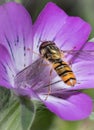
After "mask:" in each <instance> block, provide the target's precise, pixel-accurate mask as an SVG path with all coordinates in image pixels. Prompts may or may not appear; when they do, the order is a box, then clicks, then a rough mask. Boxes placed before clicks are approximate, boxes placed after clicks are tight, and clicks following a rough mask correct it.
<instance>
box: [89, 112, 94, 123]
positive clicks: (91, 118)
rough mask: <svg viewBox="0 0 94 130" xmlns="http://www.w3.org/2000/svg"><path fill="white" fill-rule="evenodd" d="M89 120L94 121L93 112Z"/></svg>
mask: <svg viewBox="0 0 94 130" xmlns="http://www.w3.org/2000/svg"><path fill="white" fill-rule="evenodd" d="M89 119H90V120H93V121H94V112H92V113H91V115H90V116H89Z"/></svg>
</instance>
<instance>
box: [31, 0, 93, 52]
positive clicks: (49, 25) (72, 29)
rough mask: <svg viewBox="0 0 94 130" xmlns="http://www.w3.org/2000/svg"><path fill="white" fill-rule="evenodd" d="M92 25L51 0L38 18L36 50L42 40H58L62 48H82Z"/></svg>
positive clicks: (35, 40)
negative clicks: (70, 14) (70, 15)
mask: <svg viewBox="0 0 94 130" xmlns="http://www.w3.org/2000/svg"><path fill="white" fill-rule="evenodd" d="M90 30H91V27H90V25H89V24H88V23H86V22H85V21H83V20H82V19H81V18H79V17H69V16H68V15H67V14H66V13H65V12H64V11H63V10H61V9H60V8H59V7H58V6H56V5H55V4H53V3H52V2H49V3H48V4H47V5H46V6H45V8H44V9H43V11H42V12H41V13H40V15H39V17H38V19H37V20H36V22H35V24H34V26H33V31H34V50H35V51H36V52H38V51H39V50H38V47H39V45H40V44H41V42H42V41H45V40H50V41H54V42H56V44H57V46H58V47H59V48H60V49H61V48H62V50H72V49H73V48H74V47H75V48H76V49H79V48H81V46H82V45H83V44H84V43H85V41H86V40H87V39H88V36H89V34H90Z"/></svg>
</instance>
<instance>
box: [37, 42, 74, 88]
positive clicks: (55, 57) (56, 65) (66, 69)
mask: <svg viewBox="0 0 94 130" xmlns="http://www.w3.org/2000/svg"><path fill="white" fill-rule="evenodd" d="M39 52H40V55H41V56H42V57H43V58H45V59H46V60H47V61H48V62H49V63H51V65H52V68H53V69H54V70H55V71H56V73H57V74H58V75H59V76H60V78H61V80H62V81H63V82H64V83H65V84H67V85H68V86H74V85H75V84H76V77H75V74H74V72H73V71H72V69H71V67H70V66H69V64H68V63H66V62H65V61H64V60H63V59H62V54H63V53H62V52H61V50H60V49H59V48H58V47H57V46H56V44H55V43H54V42H52V41H44V42H42V44H41V45H40V48H39Z"/></svg>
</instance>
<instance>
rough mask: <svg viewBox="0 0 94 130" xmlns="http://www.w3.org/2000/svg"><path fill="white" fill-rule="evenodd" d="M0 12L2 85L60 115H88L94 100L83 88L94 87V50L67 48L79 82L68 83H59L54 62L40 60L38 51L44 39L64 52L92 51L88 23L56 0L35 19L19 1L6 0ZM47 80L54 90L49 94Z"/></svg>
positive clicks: (0, 73)
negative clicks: (64, 9) (51, 64)
mask: <svg viewBox="0 0 94 130" xmlns="http://www.w3.org/2000/svg"><path fill="white" fill-rule="evenodd" d="M0 12H1V13H0V85H1V86H4V87H6V88H8V89H11V90H13V91H14V92H15V93H16V94H18V95H23V96H24V95H27V96H29V97H30V98H32V100H33V99H36V100H39V101H42V102H43V103H44V104H45V105H46V107H47V108H48V109H49V110H50V111H52V112H54V113H55V114H56V115H57V116H59V117H60V118H62V119H65V120H81V119H84V118H86V117H88V116H89V114H90V113H91V111H92V99H91V98H90V97H89V96H88V95H86V94H84V93H83V92H81V91H79V90H82V89H89V88H94V85H93V83H94V80H93V77H94V69H93V66H94V62H93V60H92V58H93V57H92V54H91V53H88V54H84V53H82V52H79V53H78V52H77V53H75V55H74V54H72V53H70V52H69V53H67V56H66V57H65V60H66V61H69V60H71V61H72V66H71V67H72V70H73V72H74V73H75V75H76V78H77V82H78V83H77V84H76V85H75V86H74V87H68V86H67V85H66V84H64V82H63V81H61V82H59V80H60V77H59V76H58V75H56V73H55V71H54V70H53V73H52V75H51V76H50V74H49V72H50V69H51V66H49V65H48V66H44V65H42V64H43V63H42V62H44V63H45V62H46V61H45V60H43V59H42V58H41V57H40V56H39V47H40V45H41V41H54V42H55V43H56V45H57V46H58V47H59V48H60V49H61V50H63V51H65V50H80V49H82V51H85V50H88V49H89V50H94V43H92V42H86V41H87V39H88V36H89V34H90V31H91V27H90V25H89V24H88V23H87V22H85V21H83V20H82V19H81V18H79V17H72V16H68V15H67V14H66V13H65V12H64V11H63V10H61V9H60V8H59V7H57V6H56V5H55V4H54V3H52V2H49V3H48V4H47V5H46V6H45V7H44V9H43V11H42V12H41V13H40V15H39V16H38V18H37V20H36V22H35V23H34V24H32V20H31V17H30V15H29V14H28V12H27V11H26V10H25V8H24V7H23V6H22V5H21V4H18V3H15V2H7V3H5V4H3V5H1V6H0ZM34 52H36V53H38V54H35V53H34ZM87 59H88V60H87ZM55 82H57V83H55ZM49 84H51V85H50V86H51V93H50V94H49V95H48V97H47V93H48V87H49ZM46 97H47V99H46V100H45V98H46Z"/></svg>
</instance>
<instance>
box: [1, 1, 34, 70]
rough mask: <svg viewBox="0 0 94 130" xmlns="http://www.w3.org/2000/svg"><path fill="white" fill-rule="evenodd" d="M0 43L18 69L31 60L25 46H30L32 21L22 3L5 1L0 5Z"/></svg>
mask: <svg viewBox="0 0 94 130" xmlns="http://www.w3.org/2000/svg"><path fill="white" fill-rule="evenodd" d="M0 44H3V45H4V46H6V48H7V49H8V51H9V53H10V54H11V57H12V59H13V60H14V62H15V64H16V67H17V68H18V70H21V69H23V68H24V66H27V65H28V64H29V63H30V62H31V60H30V59H32V58H31V55H30V52H29V51H27V48H31V47H32V22H31V18H30V16H29V14H28V12H27V11H26V10H25V8H24V7H23V6H22V5H20V4H17V3H15V2H7V3H5V4H3V5H1V6H0Z"/></svg>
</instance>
